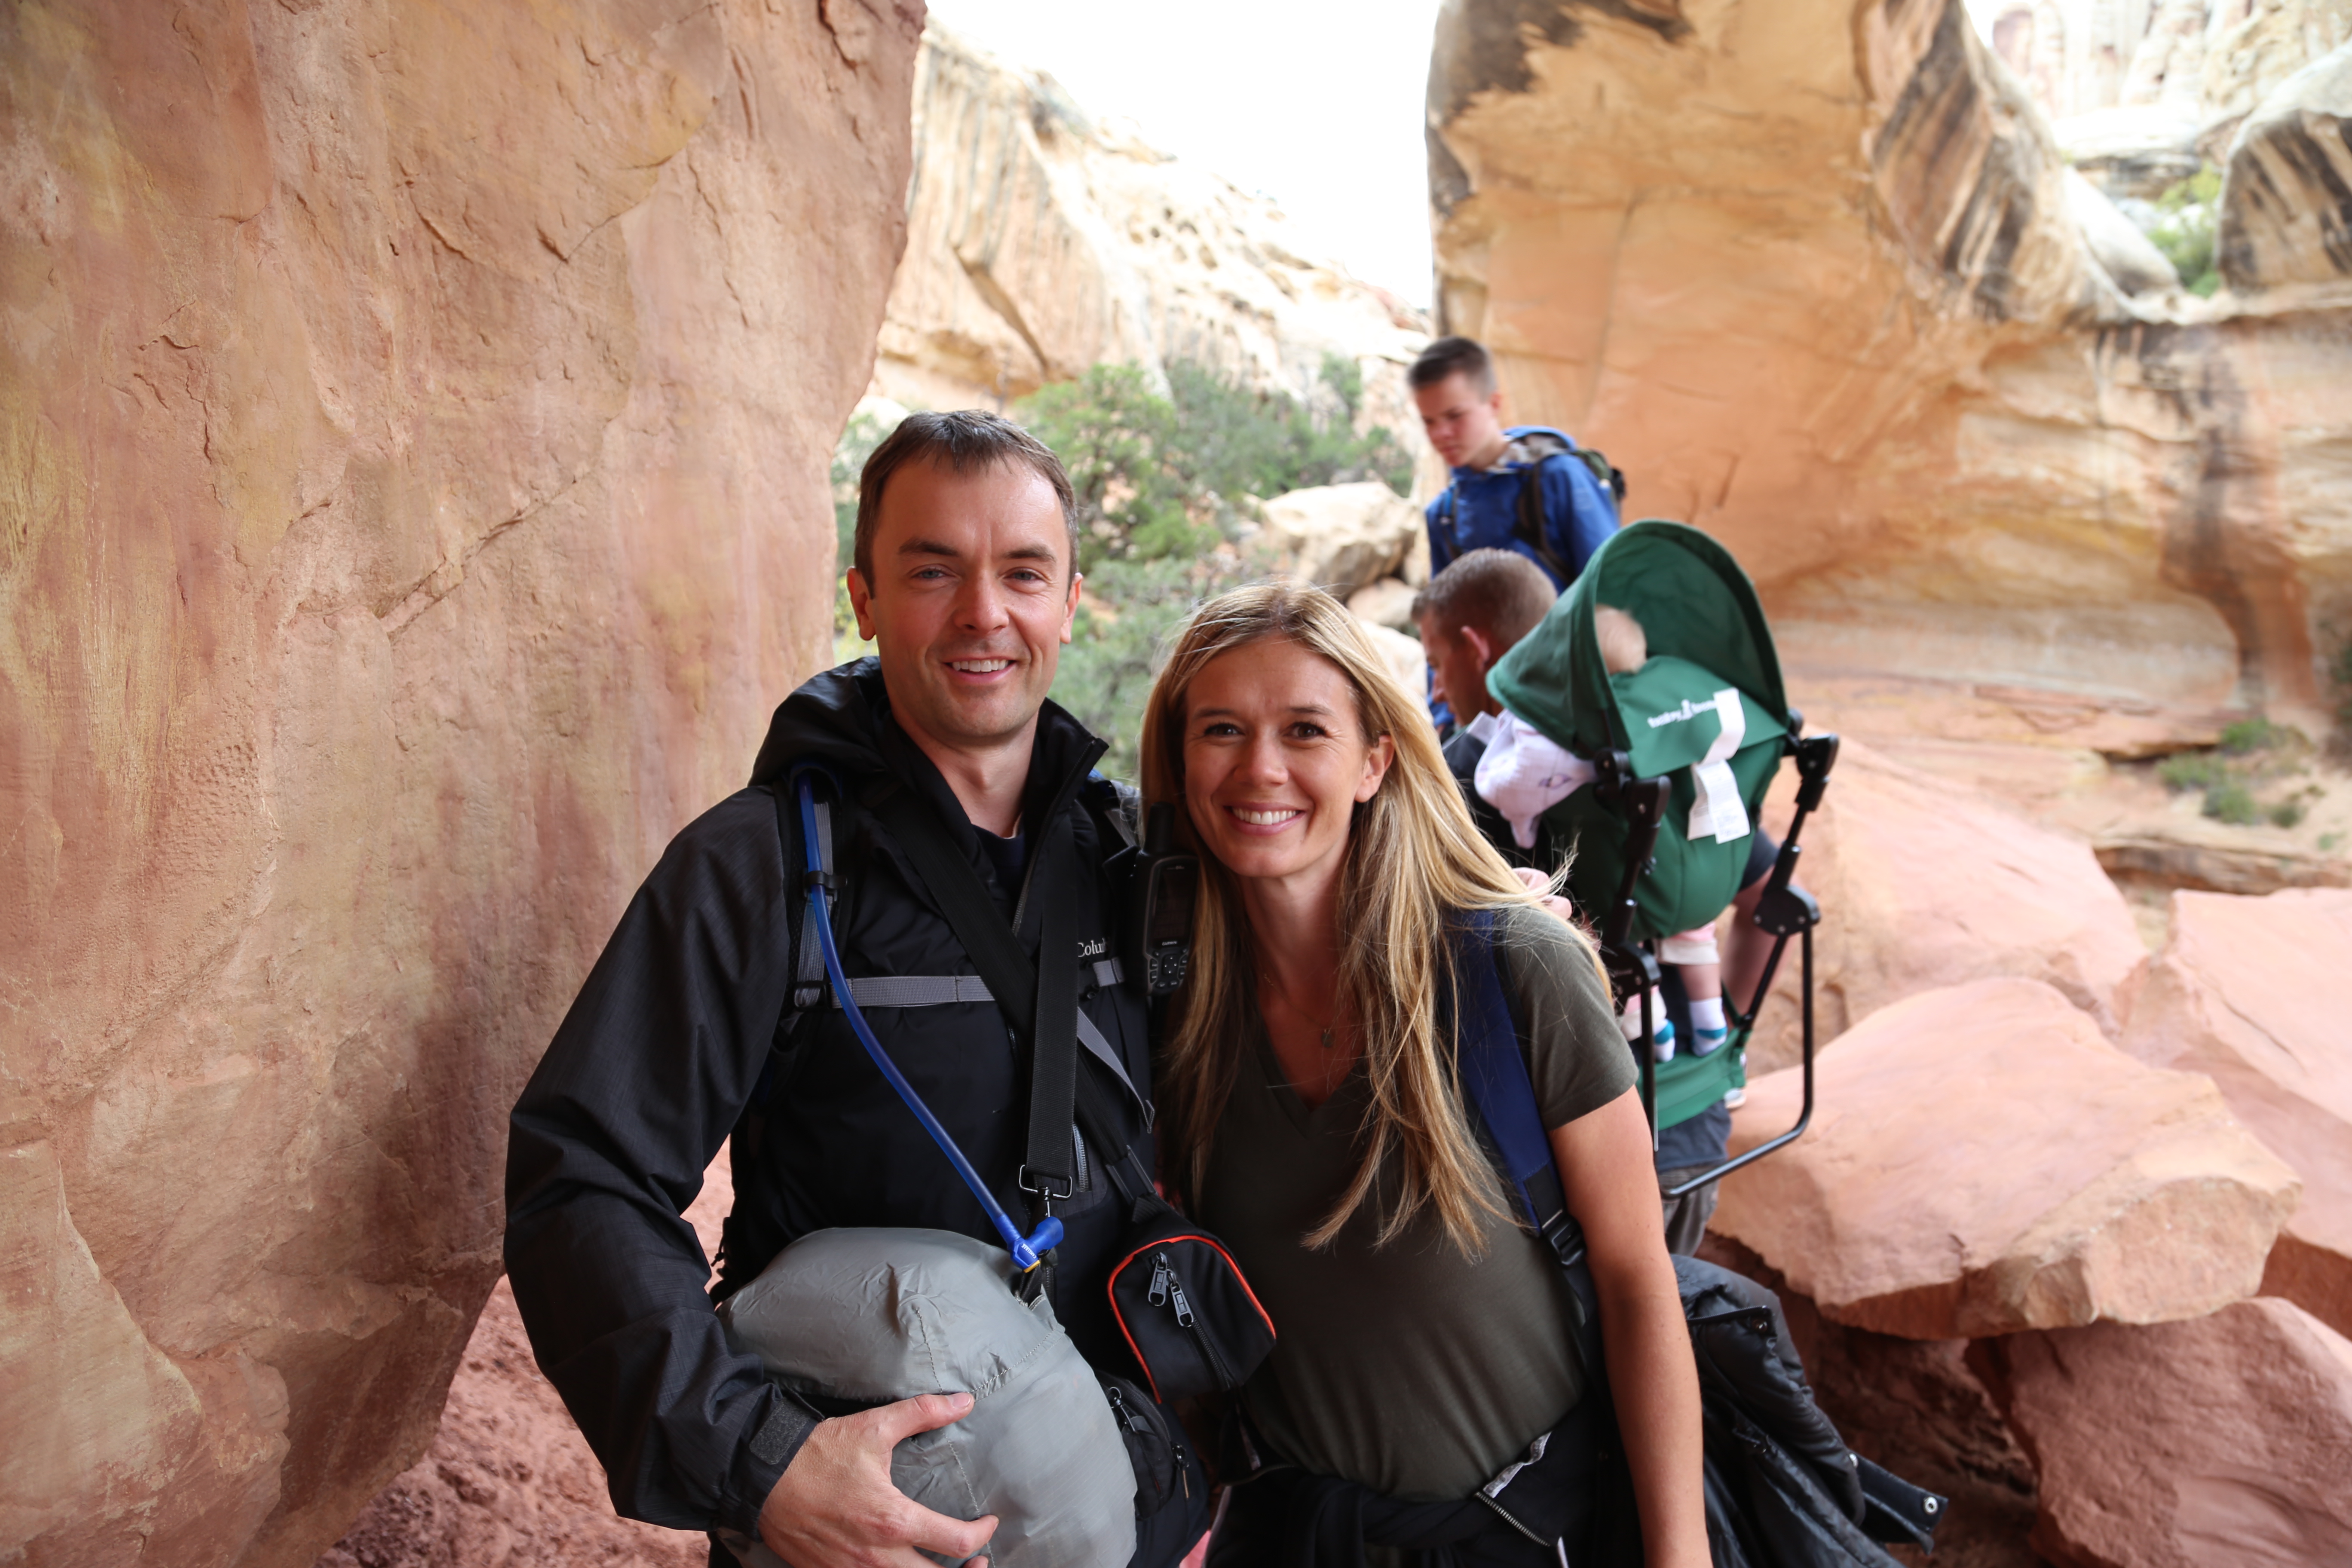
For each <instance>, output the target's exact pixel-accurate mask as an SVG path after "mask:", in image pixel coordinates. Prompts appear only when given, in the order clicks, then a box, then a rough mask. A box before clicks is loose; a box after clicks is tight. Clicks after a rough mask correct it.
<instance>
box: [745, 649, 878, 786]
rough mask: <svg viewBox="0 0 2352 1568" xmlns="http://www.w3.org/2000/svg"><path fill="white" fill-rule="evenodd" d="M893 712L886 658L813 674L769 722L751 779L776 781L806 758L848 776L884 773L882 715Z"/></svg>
mask: <svg viewBox="0 0 2352 1568" xmlns="http://www.w3.org/2000/svg"><path fill="white" fill-rule="evenodd" d="M889 710H890V698H889V694H888V693H887V692H886V691H885V690H884V689H883V687H882V661H881V660H880V659H878V658H875V657H874V656H873V655H872V654H867V655H866V657H865V658H860V659H853V660H851V661H850V662H849V663H847V664H844V665H838V666H835V668H832V669H828V670H825V671H824V672H822V673H821V674H817V675H814V676H811V677H810V678H809V679H807V680H805V681H803V682H802V683H801V687H800V689H798V690H796V691H794V692H793V694H792V695H791V696H790V697H787V698H785V699H784V700H783V701H782V703H781V704H780V705H779V706H778V707H777V709H776V716H775V717H774V718H773V719H771V720H770V721H768V738H767V739H766V740H765V741H764V742H761V745H760V755H759V759H758V760H757V761H756V762H754V763H752V764H751V783H752V784H754V785H755V786H756V785H759V784H773V783H775V782H776V781H777V780H779V779H781V778H782V777H783V776H784V774H785V773H786V772H787V771H788V770H789V769H790V768H791V767H792V766H793V763H801V762H821V763H826V764H828V765H830V766H831V767H832V768H833V770H834V771H835V773H839V774H840V775H841V776H842V777H843V778H845V779H848V778H855V777H858V776H860V775H863V774H866V773H880V772H881V771H882V769H883V766H884V764H883V761H882V748H881V719H882V715H883V714H885V713H887V712H888V711H889Z"/></svg>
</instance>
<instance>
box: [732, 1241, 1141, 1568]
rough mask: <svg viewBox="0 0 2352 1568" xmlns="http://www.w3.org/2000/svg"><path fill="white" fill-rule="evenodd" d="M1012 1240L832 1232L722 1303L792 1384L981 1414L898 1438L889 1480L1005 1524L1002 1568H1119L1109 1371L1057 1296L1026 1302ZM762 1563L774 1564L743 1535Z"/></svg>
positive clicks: (1129, 1471)
mask: <svg viewBox="0 0 2352 1568" xmlns="http://www.w3.org/2000/svg"><path fill="white" fill-rule="evenodd" d="M1012 1276H1013V1259H1012V1258H1010V1257H1009V1256H1007V1255H1006V1253H1005V1252H1004V1250H1003V1248H1002V1247H991V1246H989V1245H987V1244H986V1243H984V1242H980V1241H975V1240H973V1239H972V1238H971V1237H966V1236H957V1235H955V1234H953V1233H952V1232H949V1231H941V1230H895V1229H880V1228H871V1229H842V1230H821V1231H817V1232H815V1233H814V1234H813V1235H810V1236H805V1237H802V1238H801V1239H800V1240H798V1241H796V1242H794V1243H793V1244H792V1245H791V1246H790V1247H786V1248H784V1250H783V1251H782V1252H780V1253H778V1254H777V1255H776V1258H775V1261H774V1262H772V1263H771V1264H769V1265H768V1267H767V1268H766V1269H765V1270H764V1271H762V1272H761V1275H760V1277H759V1278H758V1279H754V1280H753V1281H752V1282H751V1284H749V1285H746V1286H745V1287H743V1289H740V1290H738V1291H737V1292H736V1293H735V1294H734V1295H732V1296H730V1298H728V1300H725V1301H724V1302H722V1303H720V1305H719V1316H720V1317H721V1318H722V1319H724V1320H725V1321H726V1322H727V1325H728V1327H729V1329H730V1331H732V1332H733V1334H734V1335H735V1337H736V1339H737V1340H738V1341H739V1342H740V1343H741V1344H742V1345H743V1346H744V1347H745V1348H746V1349H748V1350H750V1351H751V1352H753V1353H755V1354H757V1355H758V1356H759V1357H760V1359H761V1361H762V1362H764V1363H766V1364H767V1367H768V1370H769V1371H770V1372H772V1373H775V1374H776V1376H777V1377H778V1378H779V1379H780V1380H781V1381H782V1382H783V1383H784V1384H785V1385H786V1386H788V1387H791V1388H794V1389H798V1390H800V1391H802V1392H804V1393H811V1394H822V1395H824V1396H826V1397H828V1398H830V1399H842V1400H851V1401H856V1402H863V1403H870V1404H885V1403H887V1402H889V1401H892V1400H898V1399H910V1398H912V1397H914V1396H915V1395H917V1394H956V1393H968V1394H971V1396H972V1407H971V1415H966V1416H965V1417H964V1418H963V1419H962V1420H961V1421H957V1422H952V1423H950V1425H948V1426H942V1427H940V1429H939V1430H938V1431H936V1432H922V1433H918V1434H917V1435H916V1436H912V1437H909V1438H908V1439H907V1440H906V1441H905V1442H903V1443H901V1444H899V1445H898V1448H897V1450H896V1451H895V1452H893V1453H892V1455H891V1457H890V1479H891V1480H892V1481H893V1482H894V1483H896V1484H897V1486H898V1489H899V1490H900V1491H902V1492H905V1493H906V1494H907V1495H908V1497H910V1498H912V1499H914V1500H915V1501H917V1502H919V1503H920V1504H922V1505H923V1506H924V1507H925V1508H928V1509H930V1510H934V1511H936V1512H939V1513H944V1514H948V1515H950V1516H951V1517H953V1518H956V1519H978V1518H980V1517H981V1516H982V1514H989V1513H992V1514H994V1515H996V1520H997V1523H996V1534H995V1537H994V1538H993V1539H992V1541H991V1542H989V1544H988V1546H987V1548H986V1552H987V1556H988V1559H989V1562H990V1563H992V1564H995V1565H997V1568H1121V1565H1123V1564H1125V1563H1126V1562H1127V1561H1128V1559H1129V1558H1130V1557H1132V1556H1133V1555H1134V1554H1135V1471H1134V1468H1133V1467H1132V1465H1131V1464H1130V1463H1129V1459H1128V1457H1127V1445H1126V1443H1125V1442H1124V1441H1123V1440H1122V1439H1121V1438H1120V1436H1119V1431H1118V1423H1117V1421H1116V1420H1115V1418H1114V1417H1113V1416H1112V1415H1111V1410H1110V1404H1109V1402H1108V1400H1107V1399H1105V1398H1104V1396H1103V1391H1102V1384H1101V1382H1100V1381H1099V1380H1098V1379H1097V1377H1096V1376H1095V1373H1094V1370H1093V1369H1092V1368H1091V1367H1089V1366H1088V1365H1087V1363H1086V1360H1085V1358H1084V1357H1082V1356H1080V1355H1079V1354H1078V1352H1077V1347H1076V1346H1075V1345H1073V1344H1071V1343H1070V1337H1069V1335H1068V1334H1066V1333H1065V1332H1064V1331H1062V1326H1061V1325H1060V1324H1059V1323H1057V1322H1055V1321H1054V1309H1053V1308H1052V1306H1051V1305H1049V1304H1048V1303H1047V1302H1046V1301H1045V1299H1044V1298H1043V1297H1040V1298H1039V1299H1038V1300H1037V1301H1036V1302H1035V1304H1034V1305H1030V1306H1024V1305H1023V1304H1022V1302H1021V1300H1020V1299H1019V1298H1018V1297H1016V1296H1014V1295H1013V1288H1012V1285H1011V1279H1012ZM730 1545H731V1546H733V1548H734V1550H735V1552H736V1554H737V1555H738V1556H739V1557H740V1558H742V1559H743V1561H744V1562H746V1563H751V1564H752V1565H753V1568H772V1565H774V1564H776V1563H778V1561H779V1560H778V1559H777V1557H776V1555H775V1554H774V1553H773V1552H770V1551H768V1550H767V1548H766V1547H764V1546H761V1545H759V1544H757V1543H756V1542H730Z"/></svg>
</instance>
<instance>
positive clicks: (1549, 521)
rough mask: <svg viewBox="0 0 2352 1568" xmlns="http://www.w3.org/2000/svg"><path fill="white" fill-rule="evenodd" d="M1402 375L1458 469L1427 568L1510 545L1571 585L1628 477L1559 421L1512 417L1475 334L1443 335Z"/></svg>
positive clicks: (1435, 519) (1436, 514)
mask: <svg viewBox="0 0 2352 1568" xmlns="http://www.w3.org/2000/svg"><path fill="white" fill-rule="evenodd" d="M1405 379H1406V382H1407V383H1408V384H1410V385H1411V386H1412V400H1413V403H1414V405H1416V406H1417V407H1418V408H1419V409H1420V410H1421V423H1422V427H1423V429H1424V430H1426V431H1428V432H1429V444H1430V445H1431V446H1433V447H1436V448H1437V455H1438V456H1439V457H1441V458H1444V459H1445V461H1446V464H1447V466H1448V467H1450V468H1452V469H1453V470H1454V479H1453V482H1452V483H1451V484H1449V485H1447V486H1446V487H1445V489H1444V490H1443V491H1441V492H1439V494H1438V497H1437V499H1436V500H1433V501H1432V502H1430V503H1429V510H1428V512H1427V514H1426V517H1427V521H1428V524H1429V570H1430V572H1431V574H1437V573H1439V572H1443V571H1444V570H1445V568H1446V565H1447V563H1450V562H1452V561H1453V560H1454V558H1455V557H1457V556H1459V555H1462V554H1465V553H1466V552H1469V551H1473V550H1480V549H1496V550H1512V551H1517V552H1518V553H1519V554H1521V555H1524V556H1526V557H1527V558H1528V560H1530V561H1532V562H1534V563H1536V564H1537V565H1538V566H1540V567H1542V568H1543V570H1544V575H1545V576H1547V577H1549V578H1550V579H1551V585H1552V589H1553V591H1554V592H1555V593H1557V592H1560V591H1563V590H1565V589H1566V588H1567V587H1568V585H1569V584H1570V583H1573V582H1575V581H1576V577H1577V574H1579V573H1580V572H1582V571H1583V570H1584V563H1586V562H1587V561H1589V560H1591V558H1592V552H1594V551H1596V550H1598V549H1600V548H1601V541H1602V540H1604V539H1607V538H1608V537H1609V536H1610V535H1611V534H1612V533H1614V532H1616V531H1617V501H1618V500H1619V498H1620V497H1621V496H1622V494H1623V490H1624V481H1623V479H1622V477H1621V476H1618V475H1617V474H1616V472H1615V470H1614V469H1612V468H1610V467H1609V464H1608V461H1607V459H1606V458H1601V455H1600V454H1599V453H1597V452H1585V451H1580V450H1579V448H1578V447H1577V445H1576V442H1575V440H1574V439H1573V438H1571V437H1569V436H1567V435H1566V434H1564V433H1562V432H1560V431H1558V430H1554V429H1551V428H1549V427H1548V426H1541V425H1513V426H1505V425H1504V424H1503V394H1502V391H1501V389H1500V388H1499V387H1497V386H1496V384H1495V363H1494V361H1493V360H1492V359H1490V358H1489V357H1488V356H1487V353H1486V349H1485V348H1484V347H1483V346H1482V345H1480V344H1479V343H1477V342H1473V341H1472V340H1471V339H1468V338H1440V339H1438V340H1437V341H1436V342H1433V343H1432V344H1430V345H1429V347H1427V348H1426V349H1423V351H1422V353H1421V357H1420V358H1419V359H1417V360H1415V361H1414V362H1413V364H1412V369H1411V370H1410V371H1408V372H1407V373H1406V375H1405Z"/></svg>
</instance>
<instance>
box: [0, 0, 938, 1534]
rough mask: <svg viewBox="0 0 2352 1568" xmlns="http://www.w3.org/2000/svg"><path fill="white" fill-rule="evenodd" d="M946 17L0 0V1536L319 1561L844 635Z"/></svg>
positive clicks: (406, 2)
mask: <svg viewBox="0 0 2352 1568" xmlns="http://www.w3.org/2000/svg"><path fill="white" fill-rule="evenodd" d="M919 26H920V8H919V6H916V5H912V4H911V0H908V3H906V4H903V5H902V4H898V3H895V0H786V3H784V4H770V5H758V4H752V3H751V0H719V3H718V4H715V5H699V6H696V5H684V4H668V3H660V0H549V3H546V4H541V5H531V6H520V5H481V6H449V5H432V4H424V3H420V0H281V3H278V4H268V3H261V0H253V3H250V4H248V3H247V0H203V3H198V4H190V5H173V6H168V7H167V6H161V5H144V4H131V3H115V0H81V3H75V0H27V3H26V4H22V5H11V6H8V7H6V8H5V9H0V1302H5V1304H6V1305H5V1310H0V1457H5V1458H0V1559H6V1560H9V1561H20V1562H26V1563H38V1564H80V1563H89V1564H119V1563H126V1562H129V1561H131V1559H133V1558H134V1557H135V1558H137V1559H138V1560H139V1561H141V1562H142V1563H228V1562H243V1563H310V1561H312V1560H313V1559H314V1558H315V1557H316V1556H317V1555H318V1553H319V1552H320V1549H321V1548H322V1547H324V1546H325V1545H326V1544H327V1543H328V1542H331V1541H333V1540H334V1539H335V1538H336V1536H337V1535H338V1534H339V1533H340V1532H341V1530H342V1528H343V1526H344V1525H345V1524H346V1523H347V1522H348V1521H349V1520H350V1519H351V1518H352V1515H353V1514H354V1513H356V1512H357V1510H359V1509H360V1508H361V1506H362V1504H364V1503H365V1502H366V1501H367V1500H368V1499H369V1498H370V1497H371V1496H372V1495H373V1493H374V1492H375V1491H376V1489H378V1488H379V1487H380V1486H381V1485H382V1484H383V1481H384V1480H385V1479H386V1478H388V1477H389V1476H391V1475H392V1474H394V1472H396V1471H398V1470H399V1469H400V1468H402V1467H403V1466H404V1465H405V1464H407V1463H408V1462H409V1461H410V1460H411V1459H413V1458H415V1456H416V1455H417V1454H418V1453H419V1452H420V1451H422V1449H423V1447H424V1446H425V1443H426V1442H427V1441H428V1440H429V1439H430V1437H431V1436H432V1433H433V1429H434V1425H435V1421H436V1417H437V1415H438V1414H439V1412H440V1409H441V1405H442V1399H443V1394H444V1391H445V1390H446V1387H447V1384H448V1382H449V1378H450V1375H451V1373H452V1370H453V1368H454V1367H455V1365H456V1363H457V1357H458V1355H459V1353H460V1351H461V1349H462V1347H463V1345H464V1344H465V1342H466V1338H467V1330H468V1328H469V1326H470V1325H471V1324H472V1322H473V1321H474V1318H475V1314H476V1313H477V1312H478V1310H479V1309H480V1307H481V1304H482V1302H483V1300H484V1298H485V1297H486V1295H487V1294H488V1291H489V1289H490V1288H491V1285H492V1282H493V1281H494V1279H496V1277H497V1274H498V1270H499V1250H498V1249H499V1227H500V1200H499V1184H500V1173H501V1165H502V1163H503V1157H504V1150H505V1130H504V1117H505V1113H506V1110H507V1108H508V1107H509V1105H510V1103H511V1102H512V1099H513V1096H514V1093H515V1091H516V1089H518V1087H519V1086H520V1082H521V1080H522V1079H523V1077H524V1076H525V1075H526V1074H527V1073H528V1071H529V1070H530V1066H531V1064H532V1063H533V1062H534V1061H535V1060H536V1058H537V1057H538V1055H539V1053H540V1051H541V1049H542V1048H543V1047H544V1044H545V1042H546V1040H547V1038H548V1037H549V1034H550V1033H551V1030H552V1028H553V1026H554V1024H555V1023H556V1021H557V1019H558V1018H559V1016H561V1013H562V1009H563V1007H564V1006H565V1005H567V1004H568V1003H569V1001H570V999H571V997H572V993H573V991H574V989H575V988H576V987H577V985H578V984H579V982H580V980H581V979H582V977H583V974H584V973H585V970H586V967H587V965H588V963H589V962H590V961H591V960H592V959H593V955H594V953H595V952H596V951H597V949H598V947H599V946H600V944H601V943H602V942H603V940H604V936H605V934H606V932H607V931H609V929H610V925H611V922H612V921H613V920H614V917H615V915H616V914H617V912H618V910H619V909H620V907H621V905H622V903H623V902H624V901H625V898H626V896H627V894H628V891H629V890H630V889H631V888H632V887H633V886H634V884H635V881H636V880H637V879H638V878H639V877H641V876H642V875H643V873H644V871H645V869H646V868H647V866H648V865H649V864H650V863H651V860H652V858H653V857H654V856H655V855H656V853H657V851H658V849H659V847H660V846H661V845H662V843H663V842H664V841H665V840H666V838H667V837H668V836H669V835H670V834H671V833H672V832H673V831H674V830H675V829H676V828H677V827H678V826H680V825H681V824H682V823H683V822H684V821H685V820H686V819H687V818H688V816H691V815H692V814H693V813H695V812H697V811H698V810H699V809H701V808H702V807H703V806H704V805H707V804H708V803H709V802H710V801H711V800H713V799H714V798H716V797H717V796H719V795H720V794H722V793H723V792H725V791H726V790H727V789H729V788H730V787H732V786H733V785H735V784H737V782H738V781H740V778H741V777H742V775H743V773H744V772H745V770H746V768H747V766H748V763H749V759H750V757H751V753H752V751H753V749H754V748H755V746H756V743H757V742H758V739H759V737H760V734H761V731H762V729H763V726H764V721H765V718H766V715H767V713H768V711H769V710H770V707H771V705H772V703H773V702H774V701H775V700H777V699H778V697H779V696H780V695H781V694H782V693H783V692H784V691H785V690H787V689H789V688H790V687H791V686H792V685H793V683H794V681H795V680H796V679H799V677H800V676H801V675H802V674H803V672H804V671H805V670H807V669H808V668H811V667H812V666H813V665H814V663H815V662H816V660H817V659H818V658H819V656H820V655H821V654H822V653H823V652H824V650H825V648H826V647H827V645H828V641H829V638H828V620H829V600H830V587H829V585H828V584H827V583H826V581H825V580H824V578H823V577H822V575H816V576H812V575H810V574H807V573H806V572H805V571H803V570H800V569H799V568H800V567H801V565H802V563H803V562H804V560H805V558H806V555H807V553H808V552H810V551H811V550H817V551H819V552H823V551H824V550H825V549H826V548H828V547H827V546H826V545H825V543H824V542H825V541H827V540H829V538H830V537H831V531H832V526H833V525H832V521H831V512H830V505H829V499H828V496H827V494H826V487H825V465H826V459H827V455H828V453H829V450H830V448H831V447H832V445H833V442H834V440H835V437H836V435H837V433H838V431H839V429H840V427H841V425H842V422H843V420H844V419H845V416H847V413H848V411H849V408H850V406H851V405H852V403H853V401H854V400H855V399H856V396H857V395H858V393H859V391H860V390H861V389H862V388H863V387H864V385H865V384H866V380H867V377H868V374H869V371H870V364H871V355H872V343H873V336H874V332H875V330H876V326H877V322H878V321H879V320H880V316H881V309H882V303H883V298H884V292H885V289H886V287H887V279H889V277H890V274H891V269H892V268H893V266H894V265H895V263H896V261H897V258H898V250H899V248H900V246H901V243H902V238H903V234H904V213H903V209H902V207H901V205H900V201H899V197H900V194H901V193H902V192H903V190H904V189H905V183H906V178H907V173H908V142H907V133H906V116H907V103H908V93H909V89H910V86H911V79H912V69H913V60H914V51H915V46H916V35H917V33H918V30H919Z"/></svg>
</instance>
